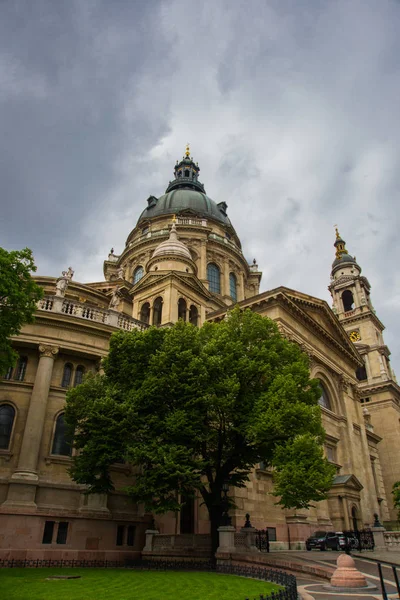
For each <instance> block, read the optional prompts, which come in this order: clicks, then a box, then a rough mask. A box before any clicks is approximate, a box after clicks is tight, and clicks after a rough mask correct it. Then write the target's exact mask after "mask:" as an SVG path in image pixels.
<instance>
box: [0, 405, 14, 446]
mask: <svg viewBox="0 0 400 600" xmlns="http://www.w3.org/2000/svg"><path fill="white" fill-rule="evenodd" d="M14 418H15V410H14V408H13V407H12V406H11V405H10V404H2V405H1V406H0V450H8V448H9V446H10V438H11V432H12V428H13V424H14Z"/></svg>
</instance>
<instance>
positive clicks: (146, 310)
mask: <svg viewBox="0 0 400 600" xmlns="http://www.w3.org/2000/svg"><path fill="white" fill-rule="evenodd" d="M140 320H141V321H143V323H150V304H149V303H148V302H145V303H144V304H143V306H142V308H141V309H140Z"/></svg>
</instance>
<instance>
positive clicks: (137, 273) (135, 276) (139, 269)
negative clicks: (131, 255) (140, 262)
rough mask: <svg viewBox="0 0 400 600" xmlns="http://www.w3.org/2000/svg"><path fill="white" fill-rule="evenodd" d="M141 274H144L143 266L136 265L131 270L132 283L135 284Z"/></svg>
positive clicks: (140, 277)
mask: <svg viewBox="0 0 400 600" xmlns="http://www.w3.org/2000/svg"><path fill="white" fill-rule="evenodd" d="M143 275H144V269H143V267H136V269H135V270H134V272H133V278H132V283H133V285H135V283H137V282H138V281H140V280H141V279H142V277H143Z"/></svg>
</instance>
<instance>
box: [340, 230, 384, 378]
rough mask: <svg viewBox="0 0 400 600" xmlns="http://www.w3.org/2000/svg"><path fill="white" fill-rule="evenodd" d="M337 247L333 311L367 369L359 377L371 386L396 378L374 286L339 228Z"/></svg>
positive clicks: (363, 369) (361, 370)
mask: <svg viewBox="0 0 400 600" xmlns="http://www.w3.org/2000/svg"><path fill="white" fill-rule="evenodd" d="M334 246H335V248H336V257H335V260H334V261H333V264H332V273H331V283H330V285H329V291H330V293H331V295H332V298H333V312H334V313H335V314H336V315H337V317H338V318H339V320H340V321H341V323H342V325H343V327H344V329H345V330H346V332H347V333H348V335H349V338H350V340H351V341H352V342H353V343H354V344H355V346H356V348H357V350H358V351H359V353H360V354H361V355H362V356H363V357H364V362H365V367H364V368H363V367H362V368H361V369H359V370H358V372H357V378H358V379H359V381H362V382H364V381H368V382H369V383H371V384H372V383H377V382H383V381H388V380H391V379H394V374H393V372H392V369H391V367H390V361H389V356H390V351H389V349H388V347H387V346H386V345H385V342H384V340H383V335H382V332H383V330H384V328H385V327H384V325H383V323H382V322H381V321H380V320H379V319H378V317H377V316H376V313H375V309H374V307H373V306H372V302H371V295H370V294H371V285H370V283H369V281H368V279H367V278H366V277H364V276H363V275H361V267H360V266H359V265H358V263H357V260H356V258H355V257H353V256H351V255H350V254H349V253H348V251H347V250H346V242H345V241H344V240H343V239H342V238H341V236H340V235H339V232H338V230H337V229H336V239H335V243H334Z"/></svg>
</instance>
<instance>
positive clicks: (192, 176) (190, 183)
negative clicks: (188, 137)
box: [165, 144, 205, 194]
mask: <svg viewBox="0 0 400 600" xmlns="http://www.w3.org/2000/svg"><path fill="white" fill-rule="evenodd" d="M199 172H200V167H199V165H198V164H197V163H196V164H195V163H194V161H193V157H191V156H190V149H189V144H187V145H186V151H185V155H184V156H183V157H182V160H181V161H180V162H178V161H176V165H175V168H174V175H175V179H174V180H173V181H170V182H169V185H168V187H167V189H166V192H165V193H166V194H167V193H168V192H170V191H171V190H176V189H180V188H189V189H192V190H198V191H200V192H203V193H205V189H204V185H203V184H202V183H200V181H199V180H198V177H199Z"/></svg>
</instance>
